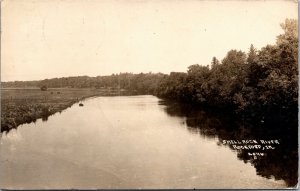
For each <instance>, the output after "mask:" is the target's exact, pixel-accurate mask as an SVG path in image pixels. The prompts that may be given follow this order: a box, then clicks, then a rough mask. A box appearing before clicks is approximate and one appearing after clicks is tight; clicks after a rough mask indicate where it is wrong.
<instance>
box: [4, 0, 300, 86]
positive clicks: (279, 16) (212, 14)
mask: <svg viewBox="0 0 300 191" xmlns="http://www.w3.org/2000/svg"><path fill="white" fill-rule="evenodd" d="M1 6H2V36H1V38H2V39H1V40H2V41H1V46H2V47H1V78H2V81H14V80H40V79H45V78H53V77H67V76H78V75H88V76H98V75H110V74H112V73H119V72H133V73H140V72H163V73H169V72H171V71H186V70H187V67H188V66H189V65H192V64H200V65H208V64H210V62H211V60H212V57H213V56H216V57H217V58H218V59H220V60H221V59H222V58H224V56H225V55H226V53H227V52H228V51H229V50H230V49H240V50H242V51H245V52H247V51H248V49H249V47H250V44H253V45H254V46H255V47H256V48H258V49H259V48H261V47H262V46H265V45H267V44H274V43H275V40H276V36H277V35H278V34H280V33H282V30H281V28H280V26H279V24H280V23H281V22H283V21H284V19H285V18H297V15H298V12H297V8H298V7H297V1H296V2H295V1H211V0H210V1H200V0H127V1H124V0H118V1H117V0H107V1H106V0H93V1H92V0H4V1H2V5H1Z"/></svg>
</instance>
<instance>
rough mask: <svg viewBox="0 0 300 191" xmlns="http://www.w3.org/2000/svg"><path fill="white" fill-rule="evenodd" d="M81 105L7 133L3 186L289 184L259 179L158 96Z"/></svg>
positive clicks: (0, 175)
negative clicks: (193, 128) (163, 102)
mask: <svg viewBox="0 0 300 191" xmlns="http://www.w3.org/2000/svg"><path fill="white" fill-rule="evenodd" d="M83 103H84V107H79V106H78V104H75V105H74V106H72V107H71V108H69V109H67V110H65V111H63V112H62V113H57V114H55V115H53V116H50V117H49V119H48V120H47V121H42V120H37V121H36V123H31V124H24V125H21V126H19V127H18V129H16V130H12V131H10V132H9V133H7V134H6V133H4V134H3V135H2V137H1V140H0V141H1V147H0V148H1V149H0V186H1V188H15V189H18V188H27V189H29V188H38V189H40V188H53V189H54V188H283V187H286V186H287V185H286V183H285V182H284V181H283V180H275V178H272V177H269V178H266V177H262V176H260V175H257V172H256V168H255V167H254V166H253V165H252V164H251V163H249V162H244V161H243V160H241V159H239V158H238V157H237V153H236V152H235V151H233V150H232V149H230V148H229V147H227V146H224V145H219V144H217V143H218V142H219V139H218V136H217V135H212V136H208V135H209V134H210V135H211V134H213V133H208V134H206V135H207V136H204V135H205V134H204V135H203V133H201V128H200V131H199V130H191V126H192V125H190V124H189V123H190V122H191V121H189V120H187V117H186V116H184V115H180V114H178V115H176V113H178V111H176V110H172V108H170V107H168V106H167V105H165V104H162V103H161V100H160V99H158V98H156V97H154V96H132V97H125V96H124V97H97V98H91V99H88V100H86V101H84V102H83ZM172 112H173V114H172ZM199 123H200V124H198V125H200V126H201V122H199ZM213 123H214V122H213ZM203 125H205V124H203Z"/></svg>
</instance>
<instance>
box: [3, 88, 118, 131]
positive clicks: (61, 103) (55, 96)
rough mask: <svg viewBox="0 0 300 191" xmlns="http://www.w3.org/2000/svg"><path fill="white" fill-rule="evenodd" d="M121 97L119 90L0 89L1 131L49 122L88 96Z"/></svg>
mask: <svg viewBox="0 0 300 191" xmlns="http://www.w3.org/2000/svg"><path fill="white" fill-rule="evenodd" d="M118 94H119V92H117V91H111V90H104V89H91V88H89V89H86V88H85V89H79V88H78V89H77V88H76V89H75V88H50V89H48V90H47V91H41V90H40V89H37V88H36V89H34V88H33V89H32V88H31V89H29V88H26V89H1V132H3V131H10V130H11V129H14V128H16V127H18V126H19V125H21V124H24V123H31V122H35V121H36V120H37V119H40V118H42V119H43V120H47V118H48V117H49V116H50V115H53V114H55V113H57V112H61V111H62V110H64V109H66V108H68V107H71V106H72V105H73V104H75V103H77V102H79V101H81V100H83V99H86V98H88V97H93V96H113V95H118Z"/></svg>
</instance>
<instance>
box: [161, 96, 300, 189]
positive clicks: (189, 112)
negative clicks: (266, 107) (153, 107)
mask: <svg viewBox="0 0 300 191" xmlns="http://www.w3.org/2000/svg"><path fill="white" fill-rule="evenodd" d="M160 105H164V106H165V112H166V113H167V114H168V115H170V116H174V117H183V118H185V123H186V125H187V127H188V130H189V131H190V132H191V133H194V134H199V135H200V136H202V137H205V138H216V139H217V140H218V145H220V146H224V144H222V141H223V140H251V139H256V140H260V139H265V140H270V139H277V140H279V141H280V145H278V146H276V149H274V150H268V151H266V156H263V157H259V158H257V159H254V158H253V157H251V156H249V155H248V151H247V150H234V149H233V148H232V146H229V147H230V148H231V149H232V150H233V151H234V152H236V153H237V158H238V159H239V160H242V161H244V162H245V163H251V164H252V165H253V166H254V167H255V169H256V173H257V175H260V176H262V177H265V178H269V179H270V178H274V179H275V180H284V181H285V183H286V185H287V186H288V187H294V186H296V185H297V182H298V132H297V129H298V128H297V116H290V118H289V119H286V118H284V117H282V116H270V117H269V118H268V119H267V118H266V119H265V121H264V123H261V122H259V121H258V122H256V121H255V120H253V119H247V120H246V119H243V120H240V119H237V117H233V116H229V115H228V114H226V113H220V112H219V113H218V112H216V111H207V110H205V111H204V110H202V109H201V108H195V107H194V106H192V105H188V104H179V103H174V102H169V101H166V100H161V101H160ZM254 152H255V150H254Z"/></svg>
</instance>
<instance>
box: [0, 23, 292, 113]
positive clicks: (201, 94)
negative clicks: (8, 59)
mask: <svg viewBox="0 0 300 191" xmlns="http://www.w3.org/2000/svg"><path fill="white" fill-rule="evenodd" d="M281 27H282V29H283V31H284V32H283V34H280V35H279V36H277V39H276V44H274V45H267V46H265V47H263V48H261V49H260V50H257V49H256V48H255V47H254V46H253V45H251V46H250V48H249V51H248V52H247V53H245V52H243V51H240V50H230V51H229V52H228V53H227V55H226V56H225V58H223V59H222V60H221V61H220V60H218V59H217V58H216V57H213V58H212V61H211V63H210V64H209V65H206V66H203V65H198V64H196V65H191V66H189V67H188V70H187V72H171V73H170V74H169V75H166V74H162V73H140V74H132V73H120V74H112V75H110V76H97V77H88V76H78V77H66V78H53V79H45V80H41V81H26V82H24V81H23V82H22V81H17V82H2V83H1V85H2V87H3V88H6V87H23V88H24V87H29V86H35V87H41V86H47V87H48V88H60V87H61V88H63V87H70V88H91V87H92V88H112V89H116V88H117V89H125V90H129V91H132V92H134V93H136V94H152V95H156V96H158V97H162V98H169V99H175V100H178V101H183V102H190V103H193V104H197V105H204V106H213V107H220V108H228V109H230V110H234V111H236V112H239V113H243V112H246V111H247V112H248V113H252V114H255V113H256V111H277V112H280V113H286V112H288V113H295V114H297V109H298V107H297V106H298V30H297V29H298V24H297V20H294V19H286V20H285V22H284V23H282V24H281ZM249 111H251V112H249Z"/></svg>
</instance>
